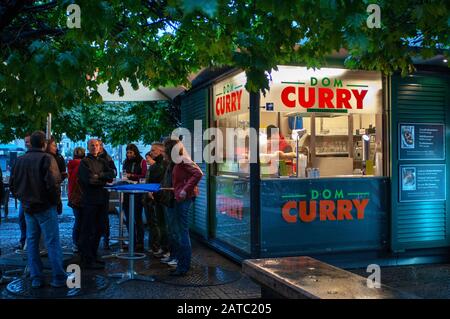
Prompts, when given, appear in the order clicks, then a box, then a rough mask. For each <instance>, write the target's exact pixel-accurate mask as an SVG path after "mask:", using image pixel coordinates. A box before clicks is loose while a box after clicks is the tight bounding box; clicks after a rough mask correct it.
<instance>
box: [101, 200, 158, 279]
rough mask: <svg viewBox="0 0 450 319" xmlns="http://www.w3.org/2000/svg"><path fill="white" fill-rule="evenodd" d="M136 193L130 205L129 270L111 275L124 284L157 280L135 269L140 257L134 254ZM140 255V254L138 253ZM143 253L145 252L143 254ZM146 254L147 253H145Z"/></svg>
mask: <svg viewBox="0 0 450 319" xmlns="http://www.w3.org/2000/svg"><path fill="white" fill-rule="evenodd" d="M134 200H135V198H134V194H133V193H131V194H130V206H129V215H128V237H129V243H128V255H129V256H128V258H129V260H128V271H127V272H126V273H124V274H112V275H110V276H109V277H113V278H121V279H120V280H119V281H118V282H117V283H118V284H122V283H124V282H127V281H129V280H140V281H149V282H153V281H155V278H153V277H152V276H143V275H139V274H138V273H137V272H136V271H134V259H137V258H139V256H135V254H134V214H135V211H134ZM138 255H139V254H138ZM142 255H143V254H142ZM143 256H145V255H143Z"/></svg>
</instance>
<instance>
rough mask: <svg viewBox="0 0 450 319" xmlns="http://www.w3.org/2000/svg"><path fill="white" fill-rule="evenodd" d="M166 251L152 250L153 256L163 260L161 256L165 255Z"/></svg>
mask: <svg viewBox="0 0 450 319" xmlns="http://www.w3.org/2000/svg"><path fill="white" fill-rule="evenodd" d="M163 253H164V251H163V250H162V249H161V248H160V249H158V250H156V251H155V250H152V254H153V256H155V257H156V258H161V256H162V255H163Z"/></svg>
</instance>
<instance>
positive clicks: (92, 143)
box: [88, 138, 100, 156]
mask: <svg viewBox="0 0 450 319" xmlns="http://www.w3.org/2000/svg"><path fill="white" fill-rule="evenodd" d="M88 149H89V154H91V155H94V156H97V155H98V153H99V152H100V142H99V141H98V139H96V138H91V139H90V140H89V141H88Z"/></svg>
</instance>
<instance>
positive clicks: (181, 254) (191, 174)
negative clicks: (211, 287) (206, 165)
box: [164, 140, 203, 276]
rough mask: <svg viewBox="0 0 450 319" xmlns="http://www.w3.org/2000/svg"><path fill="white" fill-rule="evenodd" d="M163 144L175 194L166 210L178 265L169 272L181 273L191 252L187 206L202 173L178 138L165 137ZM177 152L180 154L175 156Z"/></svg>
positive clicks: (186, 265) (187, 264) (193, 195)
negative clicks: (172, 203) (169, 217)
mask: <svg viewBox="0 0 450 319" xmlns="http://www.w3.org/2000/svg"><path fill="white" fill-rule="evenodd" d="M164 148H165V154H166V157H167V159H168V160H169V162H170V164H169V169H170V168H173V170H172V187H173V189H174V194H175V203H174V205H173V207H171V208H168V214H169V215H170V216H171V217H172V231H173V236H172V237H173V239H174V243H173V245H174V246H175V247H174V249H173V252H174V253H175V256H174V257H175V260H176V261H177V268H176V270H175V271H173V272H172V273H171V275H173V276H184V275H186V273H187V272H188V271H189V268H190V266H191V256H192V247H191V240H190V238H189V221H188V215H189V208H190V206H191V205H192V203H193V200H194V199H195V197H196V196H197V195H198V188H197V184H198V183H199V182H200V180H201V178H202V176H203V173H202V171H201V169H200V168H199V167H198V165H197V164H195V163H194V162H193V161H192V160H191V159H190V158H189V156H188V154H187V152H186V150H185V149H184V147H183V144H182V143H181V142H180V141H178V140H166V141H165V143H164ZM172 151H174V152H172ZM172 153H174V154H172ZM177 155H179V156H180V157H178V158H176V157H177ZM180 159H181V162H180V161H179V160H180Z"/></svg>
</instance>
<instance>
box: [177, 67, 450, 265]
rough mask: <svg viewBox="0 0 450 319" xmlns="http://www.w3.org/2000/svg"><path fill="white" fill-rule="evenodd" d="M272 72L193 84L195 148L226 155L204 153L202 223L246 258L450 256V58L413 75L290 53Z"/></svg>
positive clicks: (230, 74) (393, 260) (187, 123)
mask: <svg viewBox="0 0 450 319" xmlns="http://www.w3.org/2000/svg"><path fill="white" fill-rule="evenodd" d="M269 79H270V83H269V87H270V90H269V91H266V92H261V93H251V94H250V93H249V92H247V91H246V90H245V84H246V76H245V72H243V71H241V70H228V71H226V72H222V73H221V72H219V73H216V74H212V76H210V78H209V79H207V80H205V79H204V78H203V80H202V81H200V83H194V84H193V88H192V89H191V90H190V91H188V92H187V93H186V94H184V95H183V96H182V97H181V114H182V126H183V127H185V128H187V129H189V130H190V131H191V132H192V136H191V137H190V138H191V139H190V140H189V141H188V144H189V145H192V152H194V153H195V151H197V153H198V150H199V149H203V150H204V149H206V150H208V151H206V152H204V153H203V155H204V156H208V154H210V155H211V154H213V157H214V161H213V162H211V161H208V160H207V161H205V160H204V159H205V158H204V156H203V157H202V158H198V157H197V158H194V159H195V160H196V161H197V162H198V163H199V165H200V167H201V168H202V169H203V170H204V173H205V176H204V178H203V180H202V182H201V183H200V191H201V194H200V196H199V197H198V198H197V199H196V201H195V204H194V206H193V208H192V212H191V230H192V232H193V233H195V234H196V235H197V236H198V237H200V238H201V239H203V240H204V241H205V242H207V243H209V244H211V245H212V246H214V247H216V248H217V249H219V250H220V251H222V252H223V253H225V254H227V255H229V256H230V257H232V258H235V259H237V260H242V259H245V258H263V257H277V256H296V255H308V256H314V257H317V258H321V259H322V260H326V261H329V262H333V263H335V264H340V265H343V266H347V267H350V266H352V265H353V266H357V265H359V266H360V265H362V264H369V263H372V262H376V263H379V264H392V265H394V264H408V263H418V262H432V261H442V260H443V259H445V258H447V257H448V254H447V251H448V246H449V245H450V236H449V235H450V231H449V229H450V227H449V226H450V218H449V214H448V213H449V204H448V201H447V198H446V193H447V188H448V185H449V174H448V170H447V167H448V164H449V163H448V161H449V160H448V156H447V154H448V153H449V152H448V151H449V149H448V148H449V144H450V143H449V141H448V139H449V137H450V130H449V125H450V124H449V118H450V102H449V101H450V95H449V93H448V92H449V91H450V90H449V89H450V80H449V70H448V68H447V67H444V66H438V67H435V68H431V71H430V68H427V67H424V69H423V70H421V69H420V67H419V68H418V71H417V72H416V73H415V74H413V75H410V76H407V77H401V76H398V75H393V76H382V74H381V73H380V72H376V71H365V70H349V69H345V68H342V67H324V68H320V69H308V68H306V67H304V66H294V65H279V66H278V70H277V71H273V72H272V73H271V74H270V78H269ZM209 128H215V129H216V131H215V132H217V131H220V132H221V133H222V134H217V133H216V134H211V133H207V134H203V133H204V132H206V131H207V130H208V129H209ZM196 130H197V131H198V130H201V134H198V132H197V133H195V132H196ZM227 130H231V131H232V132H233V130H234V135H230V134H228V133H227ZM252 134H253V136H252ZM212 135H214V136H212ZM217 135H219V136H217ZM242 136H243V137H242ZM274 136H276V142H275V144H273V140H274ZM218 140H221V144H217V141H218ZM239 141H241V143H239ZM212 142H214V143H212ZM211 145H213V147H211ZM273 145H275V147H276V149H275V148H274V146H273ZM218 146H220V149H222V150H223V151H218V150H216V151H214V150H213V151H211V149H213V148H214V147H216V148H217V147H218ZM217 149H218V148H217ZM210 151H211V152H210ZM275 155H276V156H275ZM252 159H253V160H252Z"/></svg>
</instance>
